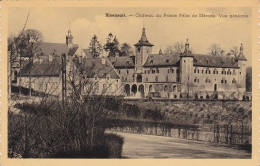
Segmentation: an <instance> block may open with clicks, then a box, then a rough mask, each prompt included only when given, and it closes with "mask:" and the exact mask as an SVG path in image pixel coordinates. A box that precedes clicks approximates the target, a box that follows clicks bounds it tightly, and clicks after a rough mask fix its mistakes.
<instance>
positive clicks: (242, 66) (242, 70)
mask: <svg viewBox="0 0 260 166" xmlns="http://www.w3.org/2000/svg"><path fill="white" fill-rule="evenodd" d="M243 49H244V48H243V44H242V43H241V45H240V52H239V54H238V56H237V61H238V67H239V73H238V88H239V90H240V91H241V92H245V91H246V78H245V77H246V61H247V59H246V57H245V56H244V53H243Z"/></svg>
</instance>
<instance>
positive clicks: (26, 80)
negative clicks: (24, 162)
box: [6, 6, 254, 159]
mask: <svg viewBox="0 0 260 166" xmlns="http://www.w3.org/2000/svg"><path fill="white" fill-rule="evenodd" d="M7 16H8V19H7V23H8V25H7V26H8V27H7V28H8V32H7V37H8V39H6V40H7V41H8V42H7V44H8V45H7V47H8V48H7V51H8V53H7V55H8V57H7V58H8V59H7V61H8V69H7V71H8V127H7V128H8V145H6V146H8V148H7V149H8V152H6V153H8V158H14V159H19V158H59V159H60V158H65V159H66V158H69V159H71V158H81V159H88V158H91V159H93V158H98V159H100V158H104V159H105V158H120V159H137V158H139V159H143V158H146V159H147V158H169V159H251V158H252V61H254V60H253V58H252V57H253V46H252V45H253V43H252V26H253V23H252V8H250V7H237V8H232V7H226V8H223V7H208V8H196V7H194V8H177V7H176V8H160V7H154V8H148V7H146V8H136V7H127V8H123V7H122V8H111V7H40V6H39V7H29V8H26V7H10V8H8V14H7Z"/></svg>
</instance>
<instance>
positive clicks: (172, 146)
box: [116, 132, 251, 158]
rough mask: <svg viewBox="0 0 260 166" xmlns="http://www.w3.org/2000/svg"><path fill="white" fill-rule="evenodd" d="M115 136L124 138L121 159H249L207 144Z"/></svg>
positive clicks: (239, 152) (241, 152) (243, 153)
mask: <svg viewBox="0 0 260 166" xmlns="http://www.w3.org/2000/svg"><path fill="white" fill-rule="evenodd" d="M116 134H118V135H120V136H122V137H124V145H123V152H122V156H123V158H251V155H250V153H249V152H247V151H245V150H240V149H237V148H231V147H228V146H223V145H215V144H211V143H207V142H201V141H191V140H185V139H178V138H172V137H162V136H153V135H140V134H132V133H121V132H116Z"/></svg>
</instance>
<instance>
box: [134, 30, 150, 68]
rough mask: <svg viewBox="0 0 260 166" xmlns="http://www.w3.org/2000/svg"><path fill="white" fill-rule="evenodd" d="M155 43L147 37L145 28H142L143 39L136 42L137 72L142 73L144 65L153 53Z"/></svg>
mask: <svg viewBox="0 0 260 166" xmlns="http://www.w3.org/2000/svg"><path fill="white" fill-rule="evenodd" d="M152 47H153V44H151V43H150V42H149V41H148V40H147V37H146V33H145V28H143V30H142V36H141V39H140V40H139V41H138V43H136V44H135V55H136V57H135V70H136V72H137V73H142V66H143V64H144V63H145V61H146V60H147V58H148V55H149V54H151V53H152Z"/></svg>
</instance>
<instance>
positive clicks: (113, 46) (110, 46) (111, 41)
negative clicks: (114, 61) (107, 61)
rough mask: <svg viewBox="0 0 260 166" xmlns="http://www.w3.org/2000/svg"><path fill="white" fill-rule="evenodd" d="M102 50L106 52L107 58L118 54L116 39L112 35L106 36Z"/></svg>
mask: <svg viewBox="0 0 260 166" xmlns="http://www.w3.org/2000/svg"><path fill="white" fill-rule="evenodd" d="M104 50H105V51H106V52H108V56H109V57H111V56H112V57H114V56H116V54H117V53H120V50H119V42H118V39H117V38H116V36H114V35H113V34H112V33H109V34H108V37H107V42H106V44H105V45H104Z"/></svg>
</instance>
